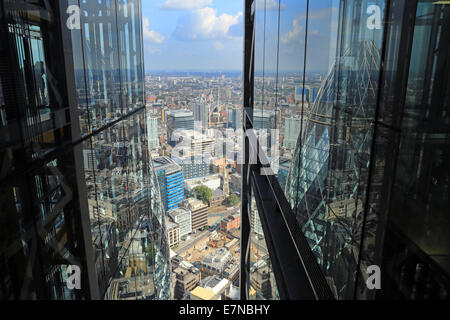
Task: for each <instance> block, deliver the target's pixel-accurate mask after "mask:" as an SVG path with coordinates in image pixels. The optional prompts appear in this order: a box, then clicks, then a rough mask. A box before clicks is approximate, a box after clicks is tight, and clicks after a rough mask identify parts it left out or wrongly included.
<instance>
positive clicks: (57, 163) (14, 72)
mask: <svg viewBox="0 0 450 320" xmlns="http://www.w3.org/2000/svg"><path fill="white" fill-rule="evenodd" d="M78 13H79V15H78ZM141 17H142V12H141V3H140V1H139V0H128V1H124V0H116V1H106V0H104V1H89V2H87V1H75V0H67V1H65V0H62V1H54V2H53V1H52V2H47V1H45V2H33V3H29V2H22V1H15V0H11V1H4V2H2V5H1V6H0V28H1V32H0V37H1V41H0V108H1V112H0V114H1V122H0V131H1V134H0V158H1V160H0V161H1V162H0V163H1V167H2V171H1V175H0V179H1V184H0V186H1V187H0V188H1V191H0V197H1V200H0V220H1V221H0V228H1V230H0V273H1V274H2V277H1V280H0V298H1V299H169V298H170V285H171V279H170V263H169V253H168V244H167V239H166V235H165V221H164V215H165V213H164V207H163V206H162V205H161V197H160V193H159V188H158V181H157V178H156V176H155V173H154V168H153V164H152V161H151V159H150V152H149V147H148V146H149V143H148V137H147V118H146V113H145V103H144V97H145V95H144V64H143V53H142V18H141ZM78 18H79V20H78ZM73 265H76V266H78V267H79V268H80V271H81V273H80V282H81V283H80V288H79V289H76V290H70V289H69V288H68V286H67V284H66V281H67V279H68V278H67V277H68V273H67V269H68V267H69V266H73Z"/></svg>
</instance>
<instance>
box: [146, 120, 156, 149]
mask: <svg viewBox="0 0 450 320" xmlns="http://www.w3.org/2000/svg"><path fill="white" fill-rule="evenodd" d="M147 132H148V133H147V136H148V148H149V149H150V150H152V149H156V148H158V147H159V134H158V118H157V117H155V116H152V115H150V114H148V115H147Z"/></svg>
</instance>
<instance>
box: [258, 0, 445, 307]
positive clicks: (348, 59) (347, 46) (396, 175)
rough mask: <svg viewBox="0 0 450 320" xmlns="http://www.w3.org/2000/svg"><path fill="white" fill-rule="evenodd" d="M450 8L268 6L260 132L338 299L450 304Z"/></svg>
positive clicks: (262, 11)
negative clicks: (378, 284) (378, 278)
mask: <svg viewBox="0 0 450 320" xmlns="http://www.w3.org/2000/svg"><path fill="white" fill-rule="evenodd" d="M449 10H450V8H449V5H448V4H445V3H440V2H433V1H404V0H392V1H386V0H380V1H376V0H371V1H365V0H340V1H339V0H336V1H333V0H323V1H322V0H319V1H306V0H305V1H287V0H280V1H268V0H265V1H257V2H256V10H255V26H254V29H255V81H254V92H255V93H254V105H255V110H254V113H253V127H254V128H255V129H261V128H264V129H266V135H267V136H266V137H267V138H268V139H265V138H266V137H264V139H260V144H261V145H263V146H264V145H265V143H266V141H267V148H265V151H266V155H267V158H268V159H269V161H271V164H272V169H273V171H274V174H275V175H276V176H277V178H278V181H279V182H280V183H282V184H283V185H282V186H281V187H282V188H284V191H285V193H286V197H287V199H288V201H289V202H290V204H291V207H292V209H293V211H294V214H295V215H296V218H297V223H298V225H299V226H300V228H301V230H302V232H303V233H304V235H305V236H306V238H307V240H308V243H309V246H310V248H311V250H312V251H313V253H314V255H315V257H316V259H317V262H318V264H319V265H320V268H321V270H322V273H323V275H324V276H325V277H326V279H327V282H328V285H329V287H330V289H331V290H332V292H333V294H334V296H335V297H336V298H338V299H374V298H406V299H429V298H448V292H449V288H450V286H449V268H448V246H446V244H447V243H450V242H449V241H448V237H447V234H448V233H446V232H445V228H446V226H448V222H449V216H448V214H446V213H447V212H448V209H449V203H448V195H447V194H448V192H447V190H448V184H449V178H448V173H449V168H448V163H449V162H448V155H449V153H448V148H449V145H450V141H449V137H448V128H449V126H448V123H449V122H448V121H449V119H448V94H449V92H448V88H449V83H448V76H449V61H450V60H449V56H448V52H449V51H448V46H449V43H450V42H449V34H450V33H449V32H447V31H448V30H447V29H448V27H449V23H450V20H449V16H448V14H449ZM272 112H273V113H274V114H275V117H274V119H273V121H272V120H270V119H271V113H272ZM259 115H261V117H259ZM270 129H272V130H273V129H279V131H278V133H276V135H277V136H278V137H279V140H280V141H279V143H278V144H276V145H277V146H278V148H277V151H278V154H277V152H273V150H270V148H269V147H270V146H271V140H272V141H274V139H270V137H271V135H274V131H270ZM259 136H260V137H261V134H259ZM293 137H294V138H293ZM292 140H294V141H296V143H295V144H293V143H291V142H290V141H292ZM285 142H286V143H285ZM277 165H278V167H277ZM255 226H256V224H254V225H252V233H254V234H255V236H254V237H255V239H258V238H257V235H256V233H257V229H256V227H255ZM259 237H260V238H264V235H263V234H262V235H260V236H259ZM268 265H269V266H270V262H269V264H268ZM371 265H376V266H379V267H380V268H381V273H382V290H369V288H368V286H367V283H366V281H367V280H368V278H369V271H368V267H369V266H371Z"/></svg>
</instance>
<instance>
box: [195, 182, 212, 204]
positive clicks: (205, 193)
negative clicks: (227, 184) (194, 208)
mask: <svg viewBox="0 0 450 320" xmlns="http://www.w3.org/2000/svg"><path fill="white" fill-rule="evenodd" d="M193 192H194V194H195V195H196V198H197V199H198V200H202V201H203V203H204V204H209V202H210V201H211V197H212V191H211V189H210V188H208V187H207V186H198V187H195V188H194V190H193Z"/></svg>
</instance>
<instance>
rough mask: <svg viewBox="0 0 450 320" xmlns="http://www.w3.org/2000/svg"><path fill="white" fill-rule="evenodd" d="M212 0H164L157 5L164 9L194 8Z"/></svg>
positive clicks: (201, 6)
mask: <svg viewBox="0 0 450 320" xmlns="http://www.w3.org/2000/svg"><path fill="white" fill-rule="evenodd" d="M211 3H212V0H166V1H165V2H164V3H162V4H160V5H159V8H160V9H165V10H194V9H201V8H204V7H207V6H208V5H210V4H211Z"/></svg>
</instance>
